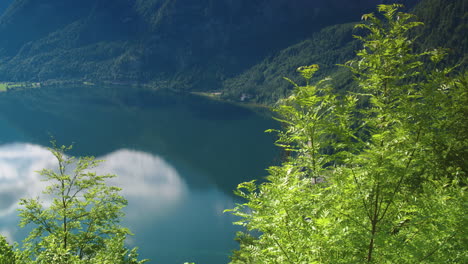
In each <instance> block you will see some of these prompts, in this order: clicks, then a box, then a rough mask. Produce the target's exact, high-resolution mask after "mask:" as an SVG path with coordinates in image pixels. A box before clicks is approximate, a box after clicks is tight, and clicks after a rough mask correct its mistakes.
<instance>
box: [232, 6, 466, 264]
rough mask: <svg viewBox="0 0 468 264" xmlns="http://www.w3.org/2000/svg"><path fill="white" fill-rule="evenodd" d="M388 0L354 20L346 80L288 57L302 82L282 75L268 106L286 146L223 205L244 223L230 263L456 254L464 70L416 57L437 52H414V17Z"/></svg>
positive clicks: (461, 228)
mask: <svg viewBox="0 0 468 264" xmlns="http://www.w3.org/2000/svg"><path fill="white" fill-rule="evenodd" d="M399 7H400V6H398V5H380V6H379V7H378V9H379V11H380V12H381V17H382V18H383V19H382V20H380V19H378V18H377V16H376V15H374V14H367V15H364V16H363V18H364V19H365V20H366V22H365V23H363V24H361V25H358V26H357V27H358V28H362V29H365V30H367V31H368V32H369V34H368V35H366V36H364V37H362V36H358V37H357V38H358V39H360V40H361V41H362V42H363V49H361V50H360V51H358V53H357V56H358V58H357V59H355V60H353V61H350V62H348V63H346V65H347V67H348V68H350V69H351V70H352V71H353V73H354V75H355V77H356V81H357V83H358V85H359V89H358V90H357V91H354V92H348V93H347V94H343V95H334V94H333V93H332V90H331V89H330V88H327V86H326V85H324V82H320V83H318V84H317V85H311V84H310V83H309V80H310V79H311V77H312V75H313V73H314V72H315V71H316V70H317V68H318V67H317V66H315V65H312V66H308V67H301V68H299V69H298V71H299V73H300V74H301V75H302V77H304V78H305V80H306V85H305V86H300V85H297V84H296V83H294V82H292V81H291V82H292V83H293V84H294V86H295V88H294V92H293V94H292V95H291V96H290V97H288V98H286V99H285V100H282V101H280V102H279V104H278V106H277V107H276V111H277V112H278V113H279V116H280V118H278V120H279V121H280V122H282V123H283V125H284V129H283V130H282V131H279V140H278V142H277V144H278V145H279V146H281V147H283V148H285V149H286V150H287V151H290V152H291V153H292V155H291V156H290V158H289V159H288V160H287V161H285V162H284V163H283V164H282V165H281V166H276V167H271V168H270V169H269V172H270V176H268V178H267V180H268V181H267V182H265V183H262V184H260V185H257V184H256V183H255V182H247V183H242V184H240V185H239V187H238V190H237V194H238V195H240V196H241V197H243V198H244V199H245V200H246V201H247V202H246V203H244V204H240V205H238V206H237V207H236V208H234V209H233V210H230V211H233V213H234V214H235V215H237V216H240V217H241V220H240V221H239V222H237V224H239V225H242V226H245V227H246V229H247V230H248V231H254V232H253V233H251V235H249V234H244V235H241V237H240V241H241V246H240V250H239V251H237V252H235V255H234V257H233V259H232V263H361V262H370V263H466V262H467V261H468V255H467V252H468V251H467V241H466V231H467V230H466V228H467V226H468V221H467V220H468V219H467V217H466V214H465V209H466V206H467V199H466V195H465V194H466V183H467V182H466V170H467V166H466V161H465V159H464V158H461V157H466V155H465V156H463V155H464V154H465V153H466V150H465V149H466V146H467V145H468V140H467V136H466V135H467V134H468V129H467V127H466V123H468V122H467V121H468V120H467V115H466V109H467V108H466V102H467V101H466V100H467V97H468V95H467V86H466V83H467V82H466V73H465V74H462V75H456V74H454V73H453V70H454V69H453V68H444V69H437V67H435V66H433V67H432V66H431V67H427V64H435V63H438V62H439V61H440V60H441V59H442V58H443V56H444V54H443V53H444V52H443V51H441V50H433V51H427V52H423V53H414V52H413V50H412V43H413V40H412V39H410V38H409V37H408V32H409V31H410V30H411V29H412V28H415V27H417V26H421V23H419V22H416V21H415V20H414V17H413V16H412V15H410V14H406V13H402V12H398V8H399ZM425 64H426V66H425ZM424 69H433V70H432V71H431V72H426V71H425V70H424ZM288 80H289V79H288ZM358 106H359V107H358ZM453 125H456V127H454V126H453ZM255 234H259V235H257V236H255ZM252 236H253V237H254V239H251V238H252ZM246 237H247V238H249V239H245V238H246ZM244 242H245V243H244Z"/></svg>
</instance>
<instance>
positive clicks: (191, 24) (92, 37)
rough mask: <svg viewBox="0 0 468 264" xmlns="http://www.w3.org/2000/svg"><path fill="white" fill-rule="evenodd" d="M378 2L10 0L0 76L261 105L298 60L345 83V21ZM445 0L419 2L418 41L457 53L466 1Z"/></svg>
mask: <svg viewBox="0 0 468 264" xmlns="http://www.w3.org/2000/svg"><path fill="white" fill-rule="evenodd" d="M381 2H389V1H374V0H350V1H340V0H331V1H330V0H318V1H309V0H297V1H290V0H259V1H251V0H200V1H190V0H136V1H135V0H80V1H75V0H42V1H35V0H14V1H13V2H12V4H11V5H10V6H9V8H8V9H7V10H6V11H5V12H4V13H3V15H2V16H1V17H0V35H1V36H2V38H0V81H34V82H37V81H39V82H48V81H54V80H66V81H91V82H108V83H118V84H148V85H151V86H153V87H156V88H170V89H177V90H190V91H194V90H196V91H200V90H202V91H203V90H208V91H213V90H219V91H222V92H223V93H224V97H225V98H227V99H232V100H240V99H243V100H250V101H256V102H267V103H268V102H272V101H274V100H275V99H276V98H279V97H281V96H283V95H284V94H286V93H287V92H288V84H287V83H286V82H284V81H283V80H282V79H281V77H282V76H290V77H294V74H295V73H294V70H295V69H296V68H297V67H298V66H301V65H306V64H311V63H318V64H320V65H321V67H322V69H323V70H321V74H318V77H321V76H325V75H332V76H335V77H337V78H335V79H336V83H337V84H338V85H340V86H343V85H345V84H347V83H348V81H349V77H347V76H348V75H347V74H345V73H344V71H343V70H340V69H338V70H337V68H336V67H335V66H333V65H334V64H336V63H343V62H344V61H345V60H346V59H349V58H352V56H353V54H354V53H353V50H354V45H355V44H353V43H354V42H353V39H352V34H353V26H352V24H350V23H352V22H355V21H359V19H360V17H361V15H362V14H363V13H367V12H372V11H374V10H375V6H376V4H378V3H381ZM393 2H395V1H393ZM399 2H404V3H405V4H406V5H407V6H409V7H412V6H413V5H414V4H415V3H417V2H419V1H418V0H412V1H399ZM446 2H447V1H443V0H421V3H420V5H421V6H422V7H421V10H422V11H420V12H421V16H420V17H421V20H423V21H425V22H426V24H428V25H430V29H427V30H430V31H429V32H430V33H431V34H423V36H422V38H421V39H423V38H427V37H429V38H431V40H424V43H426V42H431V43H430V44H433V43H432V42H436V43H438V42H443V44H449V45H451V46H450V48H453V50H454V54H455V53H456V54H460V53H459V52H463V51H462V50H460V49H459V48H460V46H458V44H461V40H460V39H462V38H466V37H465V36H464V34H456V35H455V34H454V33H453V34H452V33H451V32H452V31H453V30H462V29H463V28H460V27H466V17H464V14H465V13H466V5H465V4H464V2H466V1H464V0H454V1H449V2H450V4H446ZM440 6H442V8H441V7H440ZM415 12H416V11H415ZM435 13H438V15H436V16H434V14H435ZM442 20H444V22H443V23H442V22H441V21H442ZM450 25H453V26H450ZM460 25H461V26H460ZM330 26H331V27H330ZM440 31H445V32H446V33H444V34H439V32H440ZM447 34H448V35H449V36H450V38H451V42H447V43H446V41H445V40H446V38H442V37H444V36H446V35H447ZM432 38H436V39H439V40H432ZM464 41H465V42H464V43H466V39H465V40H464ZM428 44H429V43H428Z"/></svg>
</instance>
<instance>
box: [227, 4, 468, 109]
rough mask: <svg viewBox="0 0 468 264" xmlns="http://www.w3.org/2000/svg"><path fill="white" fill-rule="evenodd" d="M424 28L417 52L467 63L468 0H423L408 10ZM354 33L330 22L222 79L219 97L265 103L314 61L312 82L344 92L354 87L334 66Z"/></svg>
mask: <svg viewBox="0 0 468 264" xmlns="http://www.w3.org/2000/svg"><path fill="white" fill-rule="evenodd" d="M410 11H411V12H412V13H414V14H415V15H416V16H417V18H418V20H420V21H422V22H424V24H425V25H424V26H422V27H419V28H418V29H417V30H415V31H414V35H415V36H417V40H416V43H415V46H416V48H417V49H418V50H419V51H424V50H431V49H434V48H436V47H443V48H447V49H448V58H447V60H445V63H446V64H447V65H456V64H459V65H460V69H461V70H463V69H466V67H467V62H468V35H467V34H466V32H468V2H467V1H466V0H453V1H452V0H451V1H448V2H447V1H445V0H423V1H421V2H420V3H419V4H418V5H416V6H415V7H414V9H413V10H410ZM356 33H357V32H356V31H355V30H353V23H350V24H342V25H334V26H331V27H327V28H325V29H323V30H321V31H320V32H317V33H315V34H314V35H313V36H312V37H311V38H308V39H307V40H304V41H302V42H300V43H298V44H295V45H292V46H290V47H288V48H286V49H284V50H282V51H280V52H278V53H276V54H275V55H273V56H270V57H268V58H266V59H264V60H263V61H262V62H260V63H258V64H257V65H255V66H253V67H251V68H249V69H247V70H246V71H244V72H243V73H241V74H239V75H237V76H234V77H233V78H229V79H227V80H225V82H224V83H223V91H224V97H225V98H226V99H231V100H241V101H253V102H259V103H266V104H270V103H273V102H275V101H276V100H277V99H279V98H282V97H284V96H286V95H287V94H288V93H289V91H290V90H291V89H292V86H291V84H290V83H289V82H287V81H285V80H284V79H283V77H289V78H291V79H294V78H295V77H297V76H298V74H297V73H296V69H297V68H298V67H300V66H304V65H310V64H319V66H320V71H318V73H317V75H316V76H314V79H313V81H314V80H315V81H318V80H320V79H323V78H324V77H326V76H330V77H332V83H333V85H334V87H336V88H338V89H344V90H348V89H351V86H352V85H354V84H353V82H352V77H351V74H350V72H348V71H347V70H346V69H345V68H343V67H339V66H336V64H343V63H345V62H346V61H347V60H350V59H352V58H353V57H354V55H355V51H356V50H357V49H358V48H360V46H359V42H357V41H356V40H354V39H353V38H352V35H353V34H356Z"/></svg>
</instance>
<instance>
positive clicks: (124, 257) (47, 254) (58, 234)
mask: <svg viewBox="0 0 468 264" xmlns="http://www.w3.org/2000/svg"><path fill="white" fill-rule="evenodd" d="M70 148H71V147H65V146H62V147H57V146H56V145H55V143H54V144H53V148H51V149H50V151H51V152H52V154H53V155H54V156H55V157H56V158H57V161H58V170H57V171H55V170H49V169H43V170H42V171H40V174H41V176H42V177H44V180H45V181H47V182H48V183H49V185H48V187H47V188H46V190H45V191H44V194H45V195H47V196H48V197H50V198H51V199H52V202H51V204H50V205H44V202H43V201H41V200H40V199H39V198H29V199H21V201H20V205H21V206H22V208H21V209H20V214H19V216H20V218H21V222H20V226H21V227H25V226H26V225H29V224H31V225H32V227H33V229H32V231H31V232H30V233H29V236H28V237H27V238H26V239H25V241H24V244H23V247H22V248H20V249H21V250H18V251H17V257H18V259H19V260H18V261H17V263H61V264H66V263H70V264H75V263H82V264H85V263H121V264H124V263H125V264H138V263H144V262H145V261H146V260H142V261H139V260H138V254H137V252H136V249H132V250H128V249H126V248H125V245H124V240H125V238H126V236H127V235H129V234H130V231H129V230H128V229H127V228H124V227H122V226H120V225H119V222H120V219H121V218H122V217H123V213H122V212H121V209H122V208H123V207H124V206H126V204H127V201H126V200H125V198H123V197H122V196H121V195H119V191H120V189H119V188H117V187H112V186H108V185H107V184H106V180H107V179H109V178H112V177H115V175H97V174H96V173H94V172H92V171H91V170H92V169H93V168H95V167H96V166H97V165H98V164H99V161H96V160H94V158H93V157H82V158H79V159H75V158H74V157H68V156H66V155H65V154H64V153H65V152H66V151H67V150H69V149H70Z"/></svg>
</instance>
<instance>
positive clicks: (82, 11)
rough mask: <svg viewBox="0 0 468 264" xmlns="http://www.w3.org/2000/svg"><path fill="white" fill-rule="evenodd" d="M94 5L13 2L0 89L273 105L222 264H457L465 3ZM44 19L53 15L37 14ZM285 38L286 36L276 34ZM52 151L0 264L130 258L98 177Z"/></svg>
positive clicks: (111, 194)
mask: <svg viewBox="0 0 468 264" xmlns="http://www.w3.org/2000/svg"><path fill="white" fill-rule="evenodd" d="M108 2H109V1H105V0H102V1H91V0H89V1H82V2H80V3H79V4H78V2H76V1H75V2H73V3H74V5H73V4H71V2H70V3H69V2H68V1H62V2H60V3H58V2H57V1H54V0H48V1H45V2H42V3H40V4H38V2H34V1H27V0H17V1H14V2H13V3H12V5H10V7H9V8H8V9H7V10H6V12H5V13H4V15H3V16H2V17H1V18H0V33H1V34H5V35H8V36H12V37H11V39H10V40H7V39H5V38H3V39H1V40H0V58H1V64H0V76H1V78H3V79H4V80H8V81H12V80H13V81H29V82H33V81H34V82H41V83H45V84H47V83H54V82H60V81H74V82H84V81H89V82H91V81H92V82H102V83H106V82H107V83H118V84H134V83H138V84H140V85H142V84H144V85H147V86H149V87H152V88H161V87H164V88H168V89H175V90H180V91H209V92H213V91H220V92H221V97H222V98H224V99H226V100H241V101H250V102H257V103H263V104H272V105H273V110H274V111H275V112H276V115H275V119H276V120H278V121H279V122H280V123H281V125H282V126H281V129H278V130H273V129H272V130H270V131H268V132H273V133H277V135H278V140H277V141H276V144H277V145H278V146H279V147H280V148H282V149H283V153H284V157H283V159H282V162H281V164H279V165H277V166H272V167H270V168H269V169H268V173H269V176H268V177H267V178H266V179H265V180H264V181H262V182H257V181H250V182H244V183H240V184H239V186H238V188H237V189H236V190H235V193H236V194H237V195H238V196H240V197H241V198H242V199H243V201H244V202H243V203H239V204H238V205H237V206H236V207H235V208H232V209H227V210H226V211H227V212H230V213H232V214H234V215H236V216H238V217H239V219H240V220H239V221H238V222H236V223H235V224H237V225H240V226H241V227H242V229H243V231H241V232H239V233H238V235H237V238H236V240H237V241H238V242H239V249H238V250H235V251H234V252H233V254H232V256H231V263H233V264H242V263H243V264H246V263H304V264H305V263H467V262H468V248H467V245H468V241H467V236H466V233H467V231H468V230H467V227H468V218H467V215H466V208H467V206H468V200H467V198H466V187H467V173H468V161H467V159H466V157H468V148H467V146H468V118H467V117H468V72H467V68H466V62H467V61H466V60H467V57H466V54H467V50H466V49H467V47H468V43H467V36H466V34H465V32H467V27H468V23H467V21H466V19H467V13H468V12H467V8H468V7H467V3H466V1H463V0H454V1H450V2H447V1H442V0H422V1H413V2H409V4H410V7H411V8H405V7H403V6H401V5H398V4H389V5H384V4H382V5H379V6H378V8H377V11H375V12H374V13H366V14H364V15H362V12H363V10H364V11H372V10H367V9H368V8H369V6H370V5H371V3H370V2H371V1H355V2H356V3H360V4H359V5H356V6H355V5H353V3H351V2H354V1H349V2H350V3H349V6H345V7H348V8H345V7H343V9H337V8H336V6H333V5H339V4H343V3H342V1H318V2H317V6H308V7H309V8H308V9H301V8H298V6H299V7H304V6H303V5H307V3H306V1H298V3H297V5H298V6H295V4H291V1H280V0H278V1H259V2H256V3H255V4H249V3H250V2H249V1H208V0H206V1H204V5H200V4H193V5H190V4H187V3H186V2H184V1H162V0H160V1H159V0H152V1H135V2H134V3H133V2H132V4H130V2H129V1H126V0H119V1H113V2H112V6H113V8H115V9H108V8H106V7H109V3H108ZM205 2H206V3H205ZM416 2H418V3H416ZM308 3H310V2H308ZM412 3H414V4H415V5H414V6H412V5H411V4H412ZM252 5H256V6H255V7H256V9H251V7H252ZM310 5H312V4H310ZM373 5H374V4H373V3H372V6H373ZM71 6H73V8H72V10H71V11H70V10H69V12H65V9H68V8H70V7H71ZM353 6H355V8H351V7H353ZM31 7H34V8H36V9H34V10H37V8H39V9H41V10H42V11H41V12H40V14H41V16H37V13H28V12H31V10H32V9H29V8H31ZM90 7H92V8H91V10H92V12H91V13H89V10H90ZM202 7H203V8H202ZM57 10H61V11H62V13H60V14H62V15H63V16H62V15H59V16H56V17H51V16H50V14H52V13H55V12H57ZM280 10H288V11H289V13H288V12H286V13H287V14H286V15H285V13H281V12H280ZM310 10H315V13H314V15H313V16H312V19H313V20H311V21H313V22H316V24H315V26H313V27H310V28H309V27H307V26H304V23H306V22H305V21H308V22H307V23H313V22H311V21H309V19H310V18H311V17H309V14H308V12H310ZM336 10H342V11H341V12H343V13H342V14H341V13H339V12H340V11H336ZM236 12H239V13H236ZM244 12H245V13H244ZM249 12H253V13H249ZM276 12H279V13H276ZM333 12H334V14H335V16H334V18H333V19H331V20H326V21H323V20H324V18H326V17H328V16H329V15H330V14H332V13H333ZM356 12H360V13H361V15H359V16H358V17H360V18H362V21H360V22H358V23H356V22H354V21H355V19H354V16H355V15H356ZM240 13H242V14H244V15H245V17H242V16H239V14H240ZM18 14H22V16H23V18H24V16H28V15H29V16H30V18H31V19H30V20H23V21H18V19H19V18H18ZM200 14H203V15H200ZM214 14H217V16H215V15H214ZM281 15H283V16H281ZM42 16H45V17H48V19H50V21H49V23H45V25H44V26H43V27H41V28H39V29H38V30H36V31H35V33H34V34H16V33H15V30H20V29H25V28H27V27H28V26H29V25H30V24H29V23H34V22H37V21H39V20H40V19H44V17H42ZM179 19H183V20H185V21H186V22H184V23H182V24H180V23H179V21H180V20H179ZM268 19H270V20H268ZM110 21H111V22H110ZM187 21H189V22H187ZM285 21H286V22H285ZM264 22H271V23H273V24H268V23H267V24H264ZM188 23H189V24H190V25H191V26H193V27H189V26H188V25H189V24H188ZM275 23H277V24H275ZM116 24H117V25H119V27H118V28H119V30H118V31H116V30H114V26H115V25H116ZM13 25H14V26H13ZM91 25H99V26H98V27H97V28H96V27H91ZM227 25H228V26H227ZM250 25H255V26H254V27H253V29H250V30H251V31H249V30H248V28H249V26H250ZM276 25H277V27H276ZM226 26H227V27H226ZM22 27H23V28H22ZM286 28H293V29H294V28H300V30H299V29H298V30H297V31H295V30H290V31H289V32H288V33H287V34H285V35H284V34H280V32H283V31H284V30H285V29H286ZM304 28H306V29H304ZM102 32H107V33H106V34H98V33H102ZM220 32H224V33H223V34H221V33H220ZM249 32H250V34H251V35H249ZM254 35H255V36H254ZM267 36H269V37H267ZM254 37H255V38H258V40H259V41H258V42H257V41H252V38H254ZM181 39H190V40H191V42H187V41H186V42H182V43H179V42H180V41H181ZM256 40H257V39H256ZM192 41H193V42H192ZM265 47H268V48H265ZM205 58H206V59H205ZM337 64H339V65H337ZM135 89H137V88H135ZM52 144H53V146H52V148H51V149H50V151H51V152H52V154H53V155H54V156H55V158H56V159H57V160H58V164H59V166H58V170H57V171H53V170H42V171H41V172H40V174H41V175H42V176H43V177H44V178H45V180H47V181H49V182H50V183H51V184H52V185H51V187H48V188H47V189H46V190H45V191H44V192H45V194H47V195H51V196H53V197H55V198H56V199H54V200H53V202H52V204H51V206H49V207H45V206H43V204H42V203H41V201H40V200H39V199H22V200H21V202H20V203H21V205H22V206H23V207H22V209H20V212H19V216H20V218H21V222H20V225H21V226H22V227H24V226H27V225H29V224H34V227H35V228H34V229H32V231H31V232H30V234H29V237H28V238H27V239H26V240H25V243H23V244H22V245H15V246H12V245H10V244H9V243H8V242H6V240H5V238H4V237H2V236H0V264H3V263H9V264H13V263H83V264H84V263H135V264H138V263H144V262H146V261H147V260H139V256H138V253H137V249H128V248H127V247H126V245H125V243H124V240H125V238H126V236H127V235H129V234H131V232H130V230H128V229H126V228H124V227H121V226H120V225H119V223H120V219H121V217H123V214H122V212H121V209H122V208H123V207H125V205H126V200H125V198H124V197H122V196H121V195H120V194H119V191H120V189H119V188H116V187H112V186H107V185H106V184H105V179H106V178H110V177H114V176H113V175H97V174H95V173H93V172H91V171H90V170H91V169H93V168H95V167H96V166H97V165H98V163H99V162H98V161H95V160H94V159H93V158H90V157H82V158H77V159H75V158H73V157H68V156H66V155H65V154H64V153H65V152H66V151H68V150H70V148H69V147H65V146H57V145H55V142H52ZM253 147H254V146H253ZM154 261H155V262H157V260H154Z"/></svg>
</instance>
